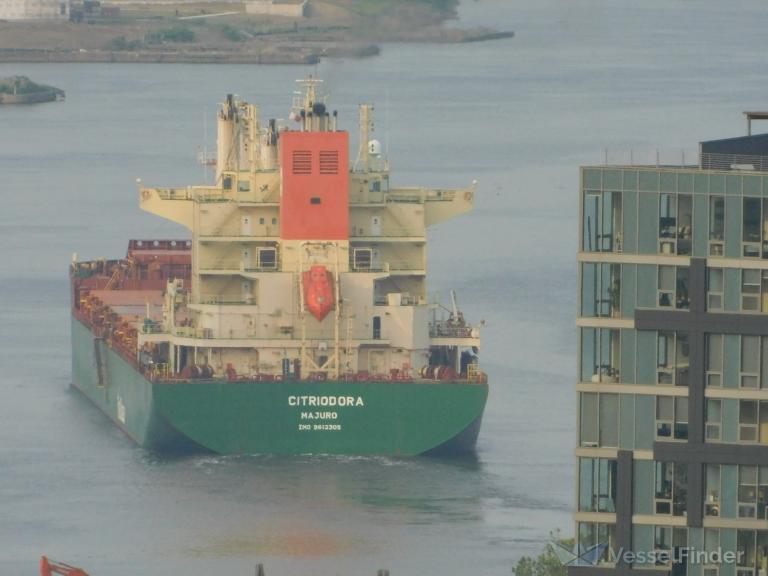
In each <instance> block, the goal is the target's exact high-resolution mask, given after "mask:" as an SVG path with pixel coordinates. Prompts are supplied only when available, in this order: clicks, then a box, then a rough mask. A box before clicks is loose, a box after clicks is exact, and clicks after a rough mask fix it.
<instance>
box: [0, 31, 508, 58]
mask: <svg viewBox="0 0 768 576" xmlns="http://www.w3.org/2000/svg"><path fill="white" fill-rule="evenodd" d="M513 37H514V32H482V33H478V34H472V35H463V36H462V37H461V38H459V39H451V40H444V41H439V40H438V41H435V40H431V41H430V40H426V41H425V40H414V39H405V38H399V39H393V40H389V41H383V42H382V44H387V43H393V44H396V43H406V42H410V43H424V44H426V43H442V44H470V43H476V42H491V41H495V40H501V39H506V38H513ZM380 52H381V47H380V45H379V44H368V45H326V46H322V47H313V48H308V47H307V46H305V45H301V44H298V43H297V44H295V45H291V44H280V45H277V46H273V47H269V48H266V49H263V50H259V51H235V50H217V49H208V48H204V47H201V48H197V49H195V48H191V49H186V50H183V49H182V50H168V49H166V50H135V51H128V50H61V49H58V50H57V49H49V48H40V49H33V48H25V49H18V48H0V63H3V64H15V63H62V64H64V63H115V64H131V63H135V64H295V65H305V64H317V63H318V62H320V60H322V59H325V58H357V59H362V58H370V57H373V56H378V55H379V53H380Z"/></svg>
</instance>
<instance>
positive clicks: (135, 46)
mask: <svg viewBox="0 0 768 576" xmlns="http://www.w3.org/2000/svg"><path fill="white" fill-rule="evenodd" d="M143 45H144V43H143V42H142V41H141V40H126V38H125V36H117V37H116V38H112V40H110V41H109V43H108V44H107V50H112V51H113V52H120V51H123V50H126V51H129V52H130V51H136V50H140V49H141V47H142V46H143Z"/></svg>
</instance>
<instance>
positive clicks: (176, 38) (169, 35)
mask: <svg viewBox="0 0 768 576" xmlns="http://www.w3.org/2000/svg"><path fill="white" fill-rule="evenodd" d="M195 40H197V34H195V32H194V30H190V29H189V28H187V27H186V26H174V27H172V28H166V29H165V30H156V31H154V32H150V33H149V34H147V35H146V36H145V37H144V41H145V42H146V43H147V44H162V43H163V42H194V41H195Z"/></svg>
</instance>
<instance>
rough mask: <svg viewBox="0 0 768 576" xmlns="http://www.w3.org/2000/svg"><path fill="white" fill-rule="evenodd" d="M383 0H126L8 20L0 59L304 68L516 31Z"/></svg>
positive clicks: (432, 3) (424, 1) (424, 0)
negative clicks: (269, 6) (249, 6)
mask: <svg viewBox="0 0 768 576" xmlns="http://www.w3.org/2000/svg"><path fill="white" fill-rule="evenodd" d="M444 1H445V0H441V2H444ZM452 1H453V3H454V4H457V3H458V0H452ZM377 2H380V4H372V3H371V1H370V0H365V1H364V0H311V4H310V6H311V9H309V10H308V12H307V13H306V14H304V15H302V16H297V17H289V16H287V15H282V16H274V15H263V14H261V15H260V14H252V13H248V12H246V11H245V8H244V7H240V4H239V3H226V2H215V1H213V0H191V1H189V2H185V1H184V0H167V1H163V0H148V1H147V3H146V4H138V3H137V2H136V0H126V2H125V3H120V4H118V6H119V7H120V8H119V10H117V11H115V10H113V11H111V12H109V13H104V14H102V13H99V12H96V11H92V12H89V13H88V14H80V15H79V16H78V19H76V20H72V19H71V20H70V21H66V22H64V21H59V22H57V21H32V20H26V21H18V22H11V21H0V63H8V64H11V63H36V62H52V63H73V62H74V63H77V62H83V63H85V62H95V63H189V64H197V63H199V64H218V63H220V64H295V65H306V64H316V63H318V62H319V61H320V60H321V59H325V58H368V57H371V56H376V55H378V54H379V53H380V52H381V47H380V45H383V44H387V43H429V44H446V43H450V44H462V43H473V42H487V41H493V40H499V39H504V38H512V37H513V36H514V32H511V31H499V30H495V29H492V28H487V27H474V28H466V29H464V28H458V27H457V28H454V27H448V26H446V22H448V21H449V20H451V19H452V18H453V16H455V12H454V11H453V9H451V8H450V6H449V7H448V8H446V7H443V8H438V7H437V4H436V2H437V0H419V1H418V2H416V1H415V0H377ZM448 4H451V0H448ZM234 7H237V10H234ZM105 14H106V15H105Z"/></svg>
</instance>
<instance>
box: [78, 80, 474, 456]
mask: <svg viewBox="0 0 768 576" xmlns="http://www.w3.org/2000/svg"><path fill="white" fill-rule="evenodd" d="M299 83H300V90H298V91H296V92H294V95H293V102H292V107H291V110H290V114H289V115H288V118H287V119H286V120H275V119H271V120H268V121H267V122H262V120H261V118H260V112H259V108H258V107H257V106H255V105H252V104H248V103H246V102H244V101H242V100H240V99H239V98H235V97H234V96H232V95H229V96H227V97H226V99H225V101H224V102H223V103H222V105H221V107H220V109H219V112H218V120H217V122H218V140H217V156H216V167H215V174H216V177H215V184H213V185H204V186H189V187H185V188H151V187H146V186H144V185H143V184H141V183H139V186H138V188H139V189H138V202H139V206H140V208H141V209H143V210H145V211H147V212H149V213H152V214H155V215H157V216H160V217H163V218H166V219H168V220H171V221H173V222H177V223H179V224H181V225H183V226H184V227H186V228H187V229H188V230H189V231H190V237H188V238H182V239H175V240H160V239H137V240H131V241H130V242H129V245H128V250H127V254H126V257H125V258H122V259H114V260H106V259H100V260H93V261H88V262H85V261H78V258H77V256H74V257H73V261H72V264H71V269H70V277H71V295H72V315H71V316H72V385H73V386H74V387H75V388H77V389H78V390H80V391H81V392H82V393H83V394H84V395H85V396H86V397H87V398H89V399H90V400H91V401H92V402H93V403H94V404H95V405H96V406H97V407H98V408H99V409H101V410H102V411H103V412H104V413H105V414H106V415H107V416H109V418H111V419H112V420H113V421H114V423H115V424H116V425H117V426H118V427H120V428H121V429H122V430H123V431H124V432H125V434H127V435H128V436H129V437H130V438H131V439H133V440H134V441H135V442H137V443H138V444H140V445H141V446H143V447H146V448H147V449H149V450H154V451H160V452H175V451H180V450H185V451H186V450H203V451H211V452H214V453H219V454H362V455H365V454H371V455H418V454H449V455H450V454H459V453H463V452H472V451H473V450H474V449H475V446H476V442H477V438H478V433H479V430H480V424H481V420H482V416H483V411H484V408H485V404H486V399H487V396H488V379H487V376H486V374H485V373H484V372H483V371H482V370H481V369H480V365H479V361H478V353H479V348H480V333H479V332H480V327H479V325H471V324H470V323H469V322H468V321H466V320H465V319H464V316H463V314H462V312H461V311H460V310H459V308H458V306H457V305H456V298H455V294H454V293H453V292H451V298H450V301H449V302H448V303H447V305H443V304H442V303H438V302H436V301H434V299H429V298H428V296H427V282H426V231H427V228H428V227H429V226H431V225H434V224H436V223H438V222H442V221H444V220H447V219H449V218H452V217H454V216H457V215H460V214H462V213H465V212H468V211H470V210H471V209H472V207H473V204H474V199H475V190H474V184H473V185H472V186H470V187H467V188H462V189H425V188H413V187H412V188H401V187H397V186H394V185H392V184H391V183H390V171H389V165H388V161H387V158H386V157H385V155H384V154H383V152H382V146H381V144H380V143H379V142H378V141H377V140H374V139H372V130H373V106H372V105H370V104H364V105H362V106H360V128H359V142H360V146H359V147H358V150H357V154H356V155H355V157H354V160H352V159H351V158H350V156H351V154H350V150H349V148H350V137H349V133H348V132H347V131H344V130H340V129H339V128H338V126H337V124H338V114H337V112H336V111H333V112H332V111H331V110H330V108H329V106H328V102H327V95H325V94H324V93H323V90H322V83H321V81H320V80H319V79H312V78H310V79H305V80H301V81H299ZM457 268H458V269H460V267H457Z"/></svg>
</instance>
